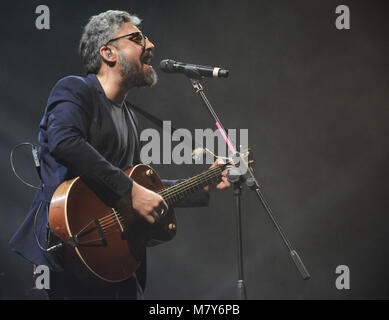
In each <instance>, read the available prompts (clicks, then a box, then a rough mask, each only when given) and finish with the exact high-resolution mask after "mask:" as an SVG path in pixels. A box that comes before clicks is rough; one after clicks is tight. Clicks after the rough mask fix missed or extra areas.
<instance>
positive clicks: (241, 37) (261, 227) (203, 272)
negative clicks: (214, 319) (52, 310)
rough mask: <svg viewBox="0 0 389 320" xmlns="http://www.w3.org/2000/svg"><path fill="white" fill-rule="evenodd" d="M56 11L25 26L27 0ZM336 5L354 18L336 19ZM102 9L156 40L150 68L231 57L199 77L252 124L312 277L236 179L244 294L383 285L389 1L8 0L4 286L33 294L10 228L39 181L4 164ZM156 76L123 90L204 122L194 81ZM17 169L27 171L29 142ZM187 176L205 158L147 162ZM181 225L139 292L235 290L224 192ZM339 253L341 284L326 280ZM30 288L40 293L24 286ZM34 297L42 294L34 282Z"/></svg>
mask: <svg viewBox="0 0 389 320" xmlns="http://www.w3.org/2000/svg"><path fill="white" fill-rule="evenodd" d="M40 4H46V5H48V6H49V8H50V10H51V16H50V17H51V29H50V30H37V29H36V28H35V19H36V17H37V16H38V15H37V14H35V8H36V7H37V6H38V5H40ZM340 4H346V5H348V6H349V8H350V11H351V30H343V31H340V30H337V29H336V28H335V20H336V17H337V15H336V14H335V8H336V7H337V5H340ZM107 9H121V10H127V11H130V12H132V13H136V14H138V15H139V16H140V17H141V18H142V19H143V20H144V22H143V24H142V30H143V31H144V33H145V34H147V35H148V36H149V37H150V39H151V40H152V41H153V42H154V44H155V45H156V50H155V58H154V60H153V64H154V67H155V68H156V69H157V66H158V63H159V61H160V60H161V59H164V58H171V59H175V60H178V61H187V62H193V63H198V64H203V65H216V66H222V67H225V68H228V69H230V70H231V72H230V77H229V78H228V79H221V80H212V79H209V80H205V81H204V86H205V88H206V92H207V94H208V97H209V99H210V100H211V102H212V103H213V104H214V107H215V109H216V111H217V112H218V114H219V115H220V117H221V119H222V121H223V123H224V125H225V126H226V127H227V128H238V129H239V128H245V129H248V130H249V144H250V146H251V147H252V148H253V150H254V155H255V159H256V164H255V168H256V171H255V172H256V176H257V178H258V179H259V181H260V184H261V186H262V188H263V192H264V194H265V195H266V197H267V199H268V200H269V202H270V203H271V205H272V208H273V211H274V212H275V215H276V216H277V217H278V219H279V221H280V223H281V225H282V226H283V228H284V230H285V232H286V234H287V235H288V236H289V238H290V240H291V242H292V243H293V244H294V246H295V248H296V249H297V250H298V252H299V253H300V255H301V257H302V259H303V260H304V262H305V264H306V266H307V268H308V269H309V271H310V273H311V275H312V279H311V280H309V281H302V280H301V277H300V275H299V273H298V272H297V270H296V268H295V266H294V264H293V263H292V261H291V260H290V258H289V256H288V253H287V252H286V250H285V248H284V247H283V244H282V242H281V241H280V238H279V237H278V235H277V233H276V232H275V229H274V228H273V226H272V225H271V223H270V221H269V219H268V218H267V216H266V215H265V212H264V210H263V209H262V207H260V206H259V205H258V203H257V199H256V197H255V196H254V194H253V193H251V192H250V191H248V190H247V189H245V190H244V195H243V201H244V203H243V230H244V259H245V264H244V267H245V277H246V283H247V291H248V297H249V299H383V298H386V299H387V298H389V283H388V280H389V271H388V270H389V259H388V249H389V241H388V240H389V235H388V232H387V228H388V222H389V218H388V215H387V214H388V212H387V208H388V196H387V189H388V187H387V183H388V164H387V162H388V155H389V150H388V136H389V127H388V124H387V123H388V120H389V110H388V103H387V101H388V98H389V92H388V80H389V79H388V72H389V70H388V56H389V52H388V31H389V28H388V26H389V23H388V18H387V15H388V12H389V10H388V9H389V6H388V4H386V3H385V1H330V0H326V1H308V0H307V1H297V0H296V1H286V0H285V1H280V0H278V1H252V0H250V1H248V0H240V1H201V0H199V1H195V2H190V1H145V0H142V1H135V0H134V1H116V0H111V1H78V2H74V3H73V2H70V1H55V2H54V1H46V3H44V2H42V1H39V2H38V1H28V2H27V1H20V0H16V1H12V2H7V4H2V18H1V19H0V36H1V38H0V39H1V50H0V61H1V62H0V75H1V76H0V97H1V108H0V112H1V116H0V136H1V140H0V148H1V160H0V166H1V177H2V179H1V193H0V203H1V215H0V298H2V299H25V298H31V297H33V296H34V293H33V292H32V291H31V290H30V288H31V287H32V281H31V272H32V266H31V265H30V264H29V263H28V262H26V261H25V260H24V259H22V258H21V257H19V256H17V255H15V254H14V253H12V252H11V250H10V248H9V246H8V240H9V238H10V237H11V235H12V234H13V233H14V231H15V230H16V229H17V227H18V226H19V225H20V223H21V222H22V221H23V219H24V217H25V214H26V212H27V210H28V208H29V205H30V203H31V200H32V198H33V195H34V190H32V189H28V188H26V187H25V186H23V185H22V184H21V183H20V182H19V181H18V180H17V179H16V178H15V177H14V176H13V174H12V172H11V168H10V164H9V153H10V150H11V148H12V147H13V146H14V145H16V144H18V143H20V142H23V141H29V142H32V143H36V142H37V133H38V125H39V121H40V119H41V116H42V114H43V110H44V107H45V104H46V101H47V97H48V94H49V92H50V90H51V88H52V86H53V85H54V84H55V82H56V81H57V80H59V79H60V78H62V77H64V76H66V75H69V74H77V75H82V74H83V72H84V71H83V67H82V65H81V62H80V59H79V57H78V55H77V47H78V41H79V38H80V33H81V29H82V26H84V25H85V24H86V22H87V21H88V18H89V17H90V16H91V15H94V14H97V13H100V12H102V11H105V10H107ZM159 76H160V81H159V84H158V86H156V87H155V88H152V89H150V88H147V89H135V90H132V91H130V93H129V96H128V97H129V99H130V100H132V101H133V102H134V103H136V104H138V105H141V106H142V107H144V108H145V109H147V110H149V111H150V112H152V113H154V114H156V115H158V116H160V117H161V118H163V119H167V120H169V119H170V120H172V124H173V126H175V127H177V128H189V129H193V128H214V124H213V122H212V121H211V119H210V117H209V115H208V113H207V111H206V110H205V108H204V107H203V105H202V103H201V101H200V99H199V97H197V96H196V95H195V94H194V92H193V89H192V88H191V86H190V83H189V81H188V80H187V79H185V77H184V76H182V75H167V74H161V73H160V72H159ZM15 161H16V165H17V168H18V170H19V172H20V173H21V174H22V175H23V176H24V177H26V179H28V180H30V181H34V182H35V183H37V178H36V174H35V172H34V167H33V163H32V159H31V157H30V153H29V151H28V149H27V150H23V151H19V152H18V153H17V154H16V159H15ZM155 167H156V168H157V170H158V172H159V173H160V175H161V176H164V177H170V178H176V177H188V176H191V175H193V174H195V173H198V172H201V171H202V170H203V169H204V168H206V166H195V165H182V166H174V165H171V166H161V165H156V166H155ZM176 213H177V215H178V219H179V220H178V222H179V232H178V234H177V236H176V238H175V239H174V240H173V241H171V242H170V243H167V244H164V245H161V246H159V247H155V248H152V249H150V250H149V255H148V256H149V270H148V285H147V291H146V298H147V299H234V298H235V297H236V296H235V282H236V279H237V265H236V243H235V224H234V223H235V217H234V209H233V197H232V191H231V190H226V191H222V192H219V193H215V194H213V195H212V200H211V205H210V207H209V208H206V209H188V210H177V212H176ZM338 265H347V266H348V267H349V268H350V271H351V281H350V285H351V289H350V290H343V291H339V290H337V289H336V287H335V279H336V277H337V275H336V274H335V269H336V267H337V266H338ZM35 295H37V293H35ZM38 295H39V294H38Z"/></svg>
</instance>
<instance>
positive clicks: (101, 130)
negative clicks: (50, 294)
mask: <svg viewBox="0 0 389 320" xmlns="http://www.w3.org/2000/svg"><path fill="white" fill-rule="evenodd" d="M109 108H110V106H109V102H108V99H107V97H106V96H105V94H104V91H103V89H102V87H101V85H100V83H99V81H98V79H97V77H96V75H94V74H89V75H88V76H87V77H78V76H68V77H65V78H63V79H61V80H59V81H58V82H57V84H56V85H55V86H54V88H53V89H52V91H51V93H50V96H49V99H48V102H47V106H46V109H45V113H44V115H43V118H42V121H41V123H40V130H39V137H38V140H39V157H40V163H41V176H42V183H41V187H42V190H39V191H38V192H37V193H36V195H35V197H34V200H33V203H32V205H31V207H30V210H29V211H28V214H27V217H26V218H25V220H24V222H23V223H22V225H21V226H20V228H19V229H18V230H17V231H16V233H15V234H14V235H13V237H12V239H11V240H10V245H11V247H12V249H13V250H14V251H15V252H16V253H18V254H20V255H22V256H23V257H25V258H26V259H27V260H29V261H30V262H32V263H34V264H36V265H47V266H48V267H49V268H50V269H51V270H53V271H63V268H62V266H61V263H60V261H59V260H58V258H57V256H56V254H55V253H48V252H45V251H44V250H42V249H40V248H39V245H38V243H37V241H36V237H37V238H38V240H39V243H40V245H41V246H42V247H43V248H47V246H48V231H49V229H48V208H49V204H50V200H51V197H52V195H53V193H54V191H55V189H56V188H57V187H58V186H59V185H60V184H61V183H62V182H64V181H66V180H69V179H72V178H74V177H77V176H80V177H81V179H82V180H83V181H84V182H85V183H86V184H87V185H88V187H89V188H90V189H91V190H92V191H93V192H94V193H96V194H97V195H98V196H99V198H100V199H101V200H102V201H103V202H104V203H105V204H106V205H107V206H110V207H114V206H115V205H116V204H117V203H118V201H119V200H120V199H121V198H122V197H124V196H126V195H127V196H129V197H130V195H131V189H132V179H131V178H129V177H128V176H127V175H126V174H125V173H124V172H123V170H125V169H127V168H128V167H130V166H133V165H135V164H137V163H139V162H140V158H139V151H140V150H139V149H140V148H139V132H138V128H137V119H136V117H135V114H134V113H133V111H132V110H131V106H128V105H127V106H126V109H127V111H128V113H129V119H130V120H131V122H130V123H129V125H130V126H132V128H133V129H134V132H135V135H136V144H137V145H136V148H135V150H136V152H135V155H134V159H133V163H120V159H121V156H122V154H123V153H122V150H119V148H118V137H117V136H115V135H116V134H117V133H116V130H114V123H113V120H112V117H111V115H110V113H109ZM178 181H179V180H163V182H164V183H165V185H167V186H169V185H172V184H174V183H177V182H178ZM208 202H209V195H208V193H207V192H205V191H204V192H202V191H201V192H199V193H197V194H195V195H194V196H192V197H190V198H189V199H186V201H184V202H182V203H181V206H207V205H208ZM35 232H36V237H35V235H34V233H35Z"/></svg>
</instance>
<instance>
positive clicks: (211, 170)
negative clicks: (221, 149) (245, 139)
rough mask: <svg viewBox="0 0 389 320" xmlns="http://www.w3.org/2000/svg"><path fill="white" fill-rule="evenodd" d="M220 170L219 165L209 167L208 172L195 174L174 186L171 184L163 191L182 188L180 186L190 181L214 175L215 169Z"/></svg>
mask: <svg viewBox="0 0 389 320" xmlns="http://www.w3.org/2000/svg"><path fill="white" fill-rule="evenodd" d="M219 170H221V169H220V168H219V167H216V168H212V169H209V170H207V171H206V172H203V173H201V174H199V175H197V176H194V177H192V178H189V179H187V180H185V181H183V182H181V183H178V184H177V185H173V186H171V187H169V188H166V189H163V190H162V191H161V193H162V192H164V191H167V192H174V191H175V190H174V189H177V188H180V187H182V186H185V184H188V183H189V182H195V181H196V180H199V179H200V180H203V178H206V177H207V176H208V175H213V173H214V172H215V171H219ZM171 190H173V191H171Z"/></svg>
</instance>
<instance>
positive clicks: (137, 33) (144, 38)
mask: <svg viewBox="0 0 389 320" xmlns="http://www.w3.org/2000/svg"><path fill="white" fill-rule="evenodd" d="M137 35H141V36H142V41H143V44H142V43H141V42H138V41H135V40H134V37H135V36H137ZM126 37H129V38H128V40H130V41H132V42H135V43H136V44H139V45H140V46H142V47H143V48H146V40H147V36H145V35H144V34H143V33H142V32H140V31H135V32H131V33H129V34H125V35H124V36H120V37H117V38H113V39H111V40H108V41H107V43H106V44H105V45H104V47H105V46H107V45H108V44H109V43H110V42H113V41H116V40H119V39H122V38H126Z"/></svg>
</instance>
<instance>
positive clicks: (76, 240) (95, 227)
mask: <svg viewBox="0 0 389 320" xmlns="http://www.w3.org/2000/svg"><path fill="white" fill-rule="evenodd" d="M96 231H97V233H98V235H99V236H100V238H97V239H92V240H86V241H81V239H82V238H85V237H86V236H87V235H89V234H91V233H92V232H96ZM67 244H68V245H70V246H71V247H72V248H75V247H105V246H107V240H106V239H105V236H104V232H103V230H102V228H101V225H100V222H99V220H98V219H94V220H92V221H91V222H89V223H88V224H87V225H86V226H85V227H84V228H82V229H81V230H80V232H78V233H77V234H76V235H74V236H71V237H69V239H68V241H67Z"/></svg>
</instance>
